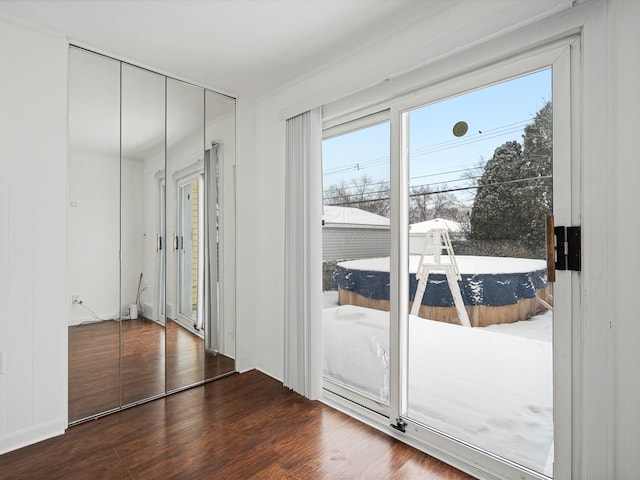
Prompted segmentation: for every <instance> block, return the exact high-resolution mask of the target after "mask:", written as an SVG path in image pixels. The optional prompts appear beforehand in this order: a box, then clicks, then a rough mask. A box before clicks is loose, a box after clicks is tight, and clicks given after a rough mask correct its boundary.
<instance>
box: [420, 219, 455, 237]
mask: <svg viewBox="0 0 640 480" xmlns="http://www.w3.org/2000/svg"><path fill="white" fill-rule="evenodd" d="M445 227H446V228H447V229H449V231H450V232H451V233H457V232H459V231H460V230H462V225H460V224H459V223H458V222H454V221H452V220H445V219H444V218H434V219H432V220H427V221H424V222H419V223H413V224H411V225H409V233H427V232H428V231H429V230H431V229H434V228H445Z"/></svg>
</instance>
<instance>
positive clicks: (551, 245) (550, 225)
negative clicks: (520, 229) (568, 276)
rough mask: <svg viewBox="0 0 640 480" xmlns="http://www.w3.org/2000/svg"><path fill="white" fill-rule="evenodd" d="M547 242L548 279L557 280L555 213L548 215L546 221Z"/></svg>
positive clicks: (550, 280)
mask: <svg viewBox="0 0 640 480" xmlns="http://www.w3.org/2000/svg"><path fill="white" fill-rule="evenodd" d="M545 244H546V248H547V280H548V281H549V282H555V281H556V236H555V222H554V217H553V215H547V218H546V223H545Z"/></svg>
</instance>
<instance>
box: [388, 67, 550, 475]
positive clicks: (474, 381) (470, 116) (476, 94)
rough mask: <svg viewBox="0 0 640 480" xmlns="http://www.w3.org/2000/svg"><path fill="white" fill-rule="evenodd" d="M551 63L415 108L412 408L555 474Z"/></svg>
mask: <svg viewBox="0 0 640 480" xmlns="http://www.w3.org/2000/svg"><path fill="white" fill-rule="evenodd" d="M551 97H552V88H551V70H550V69H545V70H542V71H539V72H535V73H531V74H529V75H525V76H522V77H518V78H515V79H511V80H508V81H505V82H502V83H499V84H496V85H492V86H489V87H485V88H482V89H479V90H475V91H472V92H469V93H465V94H462V95H459V96H456V97H453V98H449V99H446V100H443V101H440V102H436V103H432V104H428V105H425V106H421V107H418V108H414V109H412V110H409V111H407V112H403V113H402V116H403V117H404V119H405V120H404V121H405V124H406V125H407V127H408V128H407V129H406V130H405V132H404V135H406V137H407V144H408V146H409V148H408V151H407V157H406V158H405V159H404V161H406V162H407V163H408V172H409V189H408V191H407V192H406V194H407V204H408V205H409V228H408V232H407V236H408V239H409V252H408V253H409V256H408V260H409V263H408V265H409V301H410V303H411V309H410V311H409V315H408V316H406V317H404V318H402V319H401V321H402V323H403V329H402V330H403V331H405V332H406V339H405V342H404V343H403V344H404V346H405V348H404V350H403V351H402V352H401V359H400V361H401V362H402V364H403V365H404V366H405V368H406V377H405V379H404V380H405V381H404V382H403V384H402V391H401V397H402V399H403V403H402V407H401V414H402V416H403V417H405V418H406V419H407V420H411V421H412V423H414V424H416V425H421V426H424V427H425V428H429V429H432V430H434V431H437V432H441V433H442V434H443V435H447V436H450V437H452V438H455V439H456V440H458V441H460V442H462V443H466V444H469V445H471V446H473V447H474V448H477V449H481V450H484V451H487V452H490V453H492V454H495V455H497V456H499V457H501V458H504V459H506V460H509V461H512V462H514V463H516V464H518V465H522V466H524V467H526V468H529V469H532V470H533V471H535V472H538V473H541V474H544V475H547V476H552V474H553V352H552V329H553V310H552V303H553V300H552V290H551V285H550V284H549V283H548V282H547V278H546V260H545V258H546V257H545V253H546V252H545V217H546V215H548V214H551V213H552V205H553V188H552V187H553V183H552V174H553V172H552V163H553V155H552V154H553V131H552V113H553V103H552V98H551Z"/></svg>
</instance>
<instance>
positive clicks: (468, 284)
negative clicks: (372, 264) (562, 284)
mask: <svg viewBox="0 0 640 480" xmlns="http://www.w3.org/2000/svg"><path fill="white" fill-rule="evenodd" d="M461 277H462V280H461V281H458V285H459V286H460V287H461V292H462V299H463V301H464V304H465V305H487V306H492V307H501V306H504V305H514V304H516V303H518V300H519V299H521V298H534V297H535V295H536V290H537V289H540V288H544V287H546V286H547V271H546V269H544V268H543V269H541V270H535V271H532V272H526V273H497V274H492V273H476V274H462V275H461ZM333 279H334V281H335V282H336V283H337V284H338V285H339V286H340V288H342V289H343V290H347V291H350V292H354V293H357V294H359V295H362V296H363V297H366V298H370V299H373V300H389V272H378V271H367V270H354V269H347V268H344V267H342V266H340V265H339V264H338V265H337V266H336V269H335V270H334V272H333ZM417 287H418V280H417V279H416V276H415V274H410V275H409V299H410V300H413V297H414V296H415V294H416V288H417ZM422 305H428V306H431V307H453V306H454V302H453V297H452V296H451V290H450V289H449V285H448V284H447V278H446V276H445V275H444V273H431V274H430V275H429V280H428V281H427V289H426V291H425V294H424V297H423V299H422Z"/></svg>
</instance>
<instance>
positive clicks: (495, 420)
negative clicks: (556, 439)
mask: <svg viewBox="0 0 640 480" xmlns="http://www.w3.org/2000/svg"><path fill="white" fill-rule="evenodd" d="M323 327H324V328H323V341H324V345H323V348H324V374H325V376H327V377H329V378H331V379H333V380H335V381H337V382H339V383H342V384H345V385H349V386H352V387H355V388H356V389H357V390H358V391H361V392H363V393H365V394H367V395H369V396H372V397H374V398H377V399H381V400H384V401H388V398H389V353H388V352H389V313H388V312H383V311H379V310H372V309H367V308H363V307H357V306H354V305H344V306H340V307H339V306H337V294H336V292H325V310H324V312H323ZM408 365H409V370H408V383H409V393H408V414H409V415H408V416H409V417H410V418H412V419H415V420H417V421H419V422H421V423H424V424H426V425H428V426H430V427H432V428H435V429H437V430H440V431H442V432H444V433H447V434H449V435H452V436H454V437H456V438H458V439H460V440H463V441H465V442H468V443H470V444H472V445H475V446H477V447H479V448H481V449H484V450H487V451H489V452H492V453H495V454H497V455H500V456H502V457H504V458H506V459H508V460H511V461H514V462H517V463H519V464H521V465H524V466H526V467H529V468H531V469H533V470H536V471H538V472H542V473H545V474H547V475H551V474H552V471H551V463H550V462H548V458H549V454H550V451H551V449H552V448H553V416H552V413H553V412H552V405H553V392H552V374H553V371H552V345H551V314H550V313H548V314H545V315H540V316H538V317H533V319H532V320H527V321H523V322H517V323H514V324H509V325H494V326H491V327H486V328H464V327H461V326H458V325H451V324H447V323H443V322H435V321H430V320H425V319H422V318H419V317H414V316H410V318H409V364H408Z"/></svg>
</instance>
